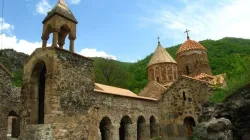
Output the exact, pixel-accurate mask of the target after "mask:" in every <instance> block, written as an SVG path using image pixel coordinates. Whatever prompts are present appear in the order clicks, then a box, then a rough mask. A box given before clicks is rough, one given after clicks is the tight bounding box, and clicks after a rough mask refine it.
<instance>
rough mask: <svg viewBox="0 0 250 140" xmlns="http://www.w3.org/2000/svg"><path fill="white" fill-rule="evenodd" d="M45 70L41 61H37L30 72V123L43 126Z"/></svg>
mask: <svg viewBox="0 0 250 140" xmlns="http://www.w3.org/2000/svg"><path fill="white" fill-rule="evenodd" d="M46 73H47V69H46V66H45V63H44V62H43V61H38V62H37V63H36V65H35V67H34V68H33V71H32V79H31V80H32V87H31V88H32V89H31V93H30V94H32V95H31V97H32V99H31V104H32V106H31V122H32V123H33V124H43V123H44V115H45V111H44V110H45V109H44V104H45V85H46Z"/></svg>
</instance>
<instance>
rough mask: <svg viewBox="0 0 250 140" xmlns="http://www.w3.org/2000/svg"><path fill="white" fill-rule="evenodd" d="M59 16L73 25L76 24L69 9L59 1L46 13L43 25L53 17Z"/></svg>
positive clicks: (62, 1)
mask: <svg viewBox="0 0 250 140" xmlns="http://www.w3.org/2000/svg"><path fill="white" fill-rule="evenodd" d="M56 14H58V15H60V16H62V17H64V18H66V19H68V20H71V21H72V22H74V23H77V20H76V18H75V16H74V15H73V13H72V12H71V11H70V9H69V7H68V6H67V4H66V3H65V1H64V0H59V1H58V3H57V4H56V5H55V7H54V8H52V10H51V11H50V12H48V14H47V16H46V17H45V19H44V20H43V23H45V22H46V21H47V20H49V19H50V18H51V17H52V16H54V15H56Z"/></svg>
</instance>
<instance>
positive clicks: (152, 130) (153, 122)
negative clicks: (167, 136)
mask: <svg viewBox="0 0 250 140" xmlns="http://www.w3.org/2000/svg"><path fill="white" fill-rule="evenodd" d="M157 137H158V128H157V124H156V120H155V117H154V116H151V117H150V138H151V139H152V138H157Z"/></svg>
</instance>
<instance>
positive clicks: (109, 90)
mask: <svg viewBox="0 0 250 140" xmlns="http://www.w3.org/2000/svg"><path fill="white" fill-rule="evenodd" d="M95 91H96V92H100V93H105V94H113V95H119V96H125V97H132V98H137V99H146V100H153V101H156V99H154V98H149V97H142V96H138V95H136V94H135V93H133V92H132V91H130V90H128V89H123V88H118V87H113V86H108V85H104V84H100V83H95Z"/></svg>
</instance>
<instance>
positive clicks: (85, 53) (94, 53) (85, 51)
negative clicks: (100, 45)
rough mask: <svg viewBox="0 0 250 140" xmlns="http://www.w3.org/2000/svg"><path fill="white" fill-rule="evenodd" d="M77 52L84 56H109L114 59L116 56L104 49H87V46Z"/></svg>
mask: <svg viewBox="0 0 250 140" xmlns="http://www.w3.org/2000/svg"><path fill="white" fill-rule="evenodd" d="M79 54H81V55H83V56H86V57H103V58H111V59H114V60H116V57H115V56H114V55H111V54H107V53H106V52H104V51H97V50H96V49H89V48H85V49H82V50H81V51H80V52H79Z"/></svg>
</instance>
